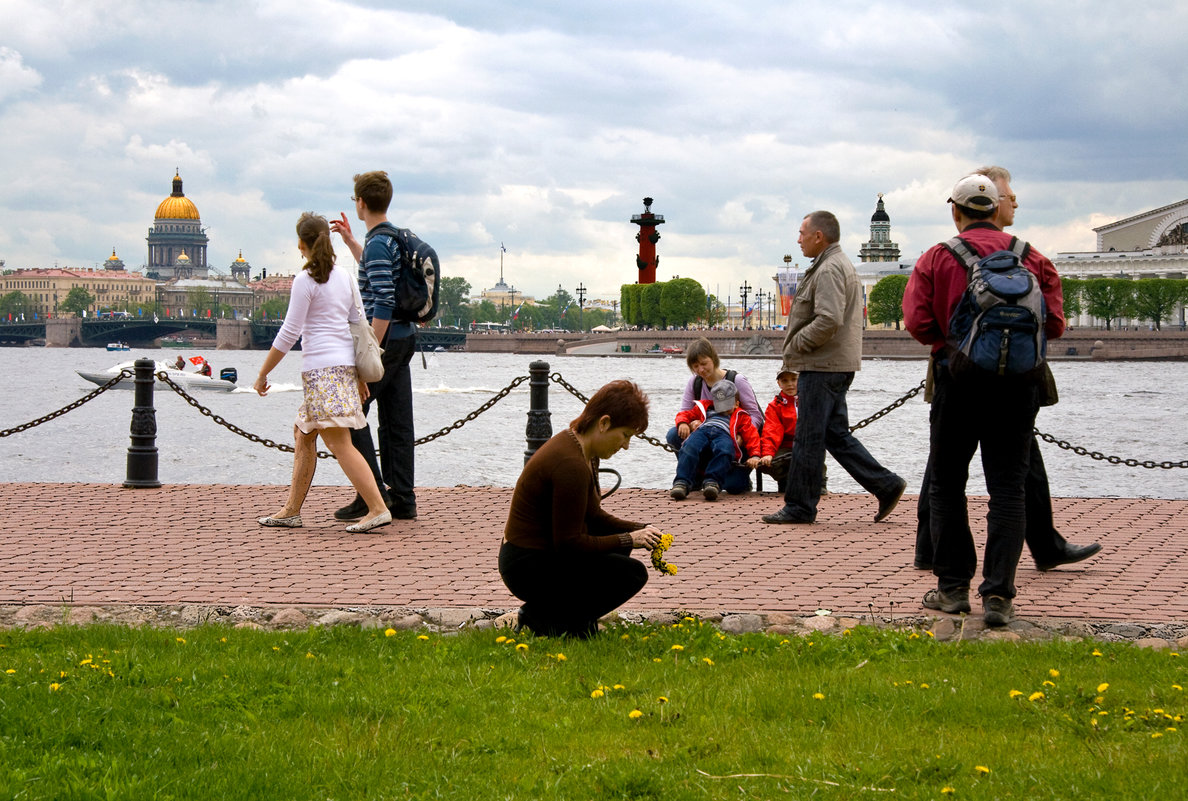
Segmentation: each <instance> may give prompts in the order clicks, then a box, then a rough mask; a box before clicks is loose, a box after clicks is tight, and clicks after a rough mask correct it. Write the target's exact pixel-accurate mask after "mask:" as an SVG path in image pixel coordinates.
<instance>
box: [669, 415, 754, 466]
mask: <svg viewBox="0 0 1188 801" xmlns="http://www.w3.org/2000/svg"><path fill="white" fill-rule="evenodd" d="M711 405H713V401H710V400H699V401H697V402H695V403H694V404H693V408H692V409H685V410H684V411H681V412H677V416H676V424H677V425H678V426H679V425H680V424H681V423H692V422H693V421H694V420H700V421H701V422H703V423H704V422H705V421H706V417H707V414H706V409H708V408H709V407H710V406H711ZM739 436H742V441H743V445H744V446H745V447H746V449H747V454H749V455H751V456H757V455H758V454H759V432H758V431H756V430H755V424H754V423H753V422H751V415H749V414H747V412H746V410H745V409H743V408H742V407H741V406H735V407H734V411H733V412H731V413H730V438H731V439H732V440H734V458H735V460H736V461H742V458H743V452H742V451H740V450H739V448H738V438H739Z"/></svg>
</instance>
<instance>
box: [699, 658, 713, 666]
mask: <svg viewBox="0 0 1188 801" xmlns="http://www.w3.org/2000/svg"><path fill="white" fill-rule="evenodd" d="M701 661H702V662H705V663H706V664H707V665H712V664H713V663H714V660H712V659H710V658H709V657H708V656H703V657H701Z"/></svg>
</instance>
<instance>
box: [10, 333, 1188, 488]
mask: <svg viewBox="0 0 1188 801" xmlns="http://www.w3.org/2000/svg"><path fill="white" fill-rule="evenodd" d="M181 353H183V355H185V356H193V355H195V354H196V353H198V351H182V352H181ZM177 354H178V351H175V350H156V351H143V352H141V351H132V352H131V353H108V352H106V351H105V350H101V349H74V348H71V349H52V348H0V376H2V379H0V430H6V429H10V428H12V427H14V426H17V425H20V424H22V423H26V422H29V421H31V420H33V419H36V418H38V417H41V416H42V415H45V414H47V413H49V412H51V411H53V410H55V409H58V408H60V407H62V406H65V405H67V404H69V403H71V402H72V401H74V400H77V399H78V398H80V397H81V396H83V395H85V394H86V393H88V392H90V391H91V390H92V389H94V388H95V387H94V385H92V384H89V383H87V382H86V381H84V380H83V379H82V378H80V377H79V376H77V375H76V374H75V372H74V371H75V370H80V369H81V370H103V369H106V368H107V367H110V366H111V365H113V364H115V363H117V362H120V361H126V360H128V359H131V358H137V357H139V356H148V357H150V358H157V359H173V358H176V356H177ZM203 355H205V356H207V357H208V358H209V359H210V360H211V362H212V364H213V365H214V369H215V373H216V374H217V373H218V370H219V369H220V368H222V367H235V368H236V369H237V370H238V371H239V376H240V383H241V385H242V388H241V389H238V390H236V391H234V392H232V393H218V392H199V393H196V395H195V397H197V398H198V399H199V400H200V401H201V402H202V403H203V404H204V405H206V406H208V407H209V408H210V409H211V410H212V411H213V412H214V413H215V414H218V415H221V416H223V417H224V418H226V419H227V420H228V421H230V422H232V423H234V424H235V425H237V426H239V427H240V428H243V429H245V430H247V431H250V432H252V433H254V434H257V435H259V436H260V437H266V438H269V439H273V440H276V441H278V442H285V443H289V444H291V443H292V420H293V416H294V413H295V411H296V408H297V406H298V404H299V403H300V397H301V395H300V392H301V391H300V383H301V379H300V367H301V356H300V354H299V353H292V354H290V355H289V356H287V357H286V358H285V360H284V361H283V362H282V363H281V365H280V367H279V368H277V370H276V371H275V372H274V373H273V375H272V376H271V378H272V381H273V383H274V385H275V390H274V391H273V392H272V393H270V394H269V395H268V397H266V398H261V397H258V396H257V395H256V394H255V393H254V392H252V391H251V390H250V384H251V382H252V381H253V380H254V378H255V376H256V373H257V372H258V370H259V366H260V364H261V363H262V362H263V359H264V355H265V354H264V352H263V351H206V352H204V354H203ZM425 356H426V361H425V363H424V365H423V364H422V360H421V355H420V354H417V355H416V356H415V357H414V360H413V388H414V393H415V394H414V404H415V417H416V432H417V436H418V437H422V436H425V435H426V434H429V433H431V432H434V431H437V430H438V429H440V428H442V427H444V426H447V425H449V424H451V423H453V422H454V421H455V420H458V419H460V418H462V417H465V416H466V415H467V414H468V413H469V412H471V411H473V410H474V409H476V408H477V407H479V406H481V405H482V404H483V403H485V402H486V401H488V400H490V399H491V397H492V396H494V395H495V394H496V393H498V392H499V391H500V390H501V389H502V388H503V387H505V386H507V385H508V384H509V383H511V381H512V380H513V379H515V378H516V377H517V376H521V375H527V373H528V365H529V363H530V362H531V361H533V359H534V357H531V356H520V355H512V354H477V353H436V354H426V355H425ZM543 360H544V361H547V362H548V363H549V365H550V371H551V372H557V373H560V374H561V375H562V376H563V377H564V378H565V379H566V380H567V381H568V382H570V383H571V384H573V385H574V386H575V387H577V388H578V389H580V390H581V391H582V392H584V393H586V394H587V395H589V394H592V393H593V392H594V390H596V389H597V388H598V387H600V386H601V385H602V384H604V383H605V382H607V381H609V380H611V379H615V378H629V379H631V380H633V381H636V382H637V383H639V384H640V386H642V387H643V389H644V390H645V391H646V392H647V393H648V394H649V396H650V397H651V402H652V403H651V410H652V423H651V426H650V428H649V430H648V433H649V434H650V435H652V436H654V437H657V438H659V439H661V440H662V439H663V436H664V432H665V431H666V430H667V429H668V427H669V426H671V424H672V417H673V415H674V414H675V413H676V409H677V405H678V403H679V402H680V397H681V393H682V391H683V389H684V386H685V382H686V381H687V380H688V377H689V372H688V369H687V368H686V366H685V362H684V359H683V357H680V356H678V357H675V358H663V357H644V356H634V357H573V356H571V357H544V359H543ZM723 364H724V365H725V366H727V367H731V368H734V369H737V370H739V371H740V372H741V373H743V374H744V375H746V376H748V377H749V378H750V379H751V382H752V384H753V385H754V386H755V390H756V394H757V395H758V396H759V398H760V402H761V403H762V404H766V403H767V401H768V400H770V399H771V397H772V396H774V394H775V392H776V385H775V369H776V367H777V365H778V360H777V359H775V358H770V359H736V360H734V361H730V360H729V359H724V361H723ZM1053 371H1054V372H1055V374H1056V378H1057V381H1058V383H1059V385H1060V398H1061V400H1060V403H1059V405H1057V406H1054V407H1051V408H1048V409H1043V410H1041V412H1040V417H1039V420H1038V423H1037V427H1038V428H1039V429H1040V430H1041V431H1044V432H1046V433H1050V434H1052V435H1054V436H1056V437H1058V438H1060V439H1063V440H1067V441H1069V442H1071V443H1073V444H1074V445H1080V446H1083V447H1085V448H1087V449H1089V450H1091V451H1101V452H1103V453H1105V454H1107V455H1117V456H1121V457H1123V458H1130V457H1133V458H1136V459H1140V460H1146V459H1151V460H1154V461H1173V462H1179V461H1181V460H1183V459H1186V458H1188V426H1185V424H1184V411H1183V409H1184V397H1185V391H1186V390H1188V363H1184V362H1157V363H1152V362H1146V363H1144V362H1102V363H1095V362H1057V363H1055V364H1054V365H1053ZM923 374H924V362H923V361H882V360H873V361H865V362H863V367H862V370H861V371H860V372H859V373H858V374H857V376H856V377H855V380H854V385H853V387H852V388H851V390H850V394H849V399H850V421H851V422H855V421H857V420H860V419H862V418H864V417H866V416H868V415H870V414H872V413H873V412H875V411H877V410H879V409H881V408H883V407H884V406H886V405H887V404H889V403H891V402H892V401H894V400H895V399H896V398H898V397H900V396H901V395H903V394H904V393H905V392H907V391H908V390H910V389H911V388H912V387H914V386H916V385H917V384H918V383H919V382H920V380H921V379H922V377H923ZM157 387H158V389H157V392H156V407H157V428H158V438H157V447H158V449H159V462H160V467H159V476H160V480H161V481H162V483H165V484H184V483H199V484H287V483H288V482H289V474H290V470H291V468H292V456H291V454H287V453H282V452H280V451H277V450H274V449H269V448H265V447H264V446H262V445H258V444H254V443H252V442H250V441H248V440H246V439H243V438H241V437H239V436H236V435H234V434H232V433H231V432H230V431H228V430H227V429H225V428H223V427H221V426H219V425H217V424H215V423H214V422H213V421H212V420H211V419H210V418H208V417H205V416H203V415H202V414H201V413H200V412H198V411H197V410H196V409H194V408H192V407H190V406H189V405H188V404H187V403H185V401H183V400H182V399H181V398H179V397H177V396H176V395H175V394H174V393H173V392H172V391H171V390H169V389H168V387H164V386H163V385H162V384H160V383H158V384H157ZM549 397H550V405H551V409H552V421H553V429H554V431H557V430H560V429H561V428H562V427H564V426H565V425H566V424H567V423H568V422H569V420H571V419H573V418H574V417H575V416H576V415H577V413H578V411H579V402H578V401H577V400H576V399H575V398H574V397H573V396H572V395H570V394H569V393H568V392H566V391H565V390H564V389H563V388H561V387H560V386H559V385H558V384H556V383H550V390H549ZM131 406H132V393H131V392H129V391H123V390H120V391H116V390H113V391H109V392H107V393H105V394H103V395H101V396H100V397H98V398H96V399H95V400H93V401H91V402H90V403H88V404H86V405H84V406H83V407H81V408H79V409H76V410H74V411H72V412H70V413H69V414H67V415H65V416H63V417H60V418H58V419H56V420H53V421H51V422H49V423H45V424H43V425H41V426H39V427H37V428H34V429H30V430H28V431H24V432H22V433H19V434H14V435H12V436H9V437H4V438H0V482H16V481H53V482H72V481H76V482H101V483H106V482H110V483H113V484H118V483H121V482H122V481H123V478H124V472H125V462H126V453H127V448H128V444H129V424H130V420H131V411H130V410H131ZM527 411H528V384H527V382H524V383H523V384H521V385H520V386H519V387H517V388H516V389H515V390H514V391H513V392H512V393H511V394H510V395H509V396H508V397H507V398H505V399H504V400H503V401H501V402H500V403H498V404H497V405H496V406H495V407H494V408H493V409H491V410H490V411H488V412H486V413H484V414H483V415H481V416H480V417H479V418H478V419H476V420H474V421H473V422H470V423H467V424H466V425H465V426H464V427H463V428H461V429H459V430H457V431H454V432H451V433H450V434H448V435H447V436H445V437H442V438H440V439H437V440H435V441H433V442H430V443H427V444H425V445H421V446H419V447H418V448H417V452H416V471H417V483H418V485H422V486H437V487H443V486H444V487H448V486H454V485H458V484H465V485H496V486H512V485H514V484H515V481H516V478H517V476H518V475H519V472H520V469H521V467H522V466H523V458H524V457H523V452H524V448H525V441H524V430H525V425H526V422H527ZM970 413H971V414H991V415H993V414H994V410H993V409H979V410H973V409H971V410H970ZM372 418H373V420H372V422H373V424H374V411H373V412H372ZM927 418H928V406H927V405H926V404H925V403H924V402H923V401H922V400H921V399H920V398H919V397H918V396H917V397H916V398H914V399H912V400H911V401H909V402H908V403H907V404H906V405H905V406H903V407H901V408H899V409H896V410H895V411H893V412H892V413H891V414H889V415H888V416H886V417H884V418H883V419H881V420H878V421H876V422H875V423H872V424H871V425H870V426H868V427H867V428H864V429H862V430H861V431H860V432H858V436H859V438H860V439H861V440H862V442H863V443H864V444H865V445H866V446H867V448H868V449H869V450H870V451H871V452H872V453H873V454H874V455H875V456H876V458H878V459H879V460H880V461H882V462H883V463H884V464H885V465H887V466H888V467H889V468H891V469H892V470H894V471H896V472H897V473H899V474H900V475H902V476H904V477H905V478H906V479H907V480H908V487H909V492H915V491H916V490H917V489H918V488H919V484H920V476H921V473H922V472H923V469H924V462H925V458H926V456H927V453H926V451H927V445H928V423H927ZM1041 445H1042V447H1043V453H1044V459H1045V462H1046V463H1047V465H1048V473H1049V475H1050V477H1051V486H1052V493H1053V494H1054V495H1059V496H1073V497H1081V496H1084V497H1104V496H1121V497H1157V498H1188V471H1185V470H1184V469H1179V468H1176V469H1171V470H1164V469H1145V468H1131V467H1125V466H1120V465H1111V464H1109V463H1107V462H1100V461H1095V460H1093V459H1090V458H1088V457H1084V456H1077V455H1075V454H1073V453H1071V452H1069V451H1064V450H1061V449H1059V448H1057V447H1056V446H1054V445H1049V444H1047V443H1041ZM977 461H978V460H977V458H976V457H975V459H974V464H973V466H972V469H971V476H970V485H969V489H970V492H971V493H972V494H984V492H985V486H984V483H983V480H982V475H981V472H980V467H979V466H978V463H977ZM607 466H609V467H614V468H616V469H617V470H619V471H620V472H621V473H622V474H623V483H624V485H625V486H632V487H647V488H667V487H669V486H670V485H671V482H672V476H673V473H674V471H675V460H674V459H673V457H672V456H671V455H670V454H668V453H667V452H665V451H663V450H661V449H660V448H657V447H654V446H652V445H649V444H647V443H645V442H642V441H639V440H635V441H633V442H632V445H631V449H630V450H629V451H628V452H626V453H620V454H618V455H617V456H615V457H614V459H612V460H611V461H610V462H609V463H607ZM315 482H316V483H318V484H333V485H345V484H346V483H347V482H346V479H345V477H344V476H343V474H342V471H341V470H339V468H338V465H337V464H335V463H334V462H333V461H332V460H329V461H322V462H321V463H320V464H319V469H318V474H317V477H316V479H315ZM766 487H767V488H768V489H772V488H774V484H773V483H771V482H768V483H767V485H766ZM829 487H830V489H831V490H832V491H834V492H861V491H862V489H861V488H860V487H859V486H858V485H857V484H855V483H854V482H853V481H852V480H851V479H850V477H849V476H848V475H846V474H845V472H844V471H843V470H842V469H841V468H840V467H838V466H837V465H836V464H834V463H832V460H830V467H829ZM0 491H3V490H0Z"/></svg>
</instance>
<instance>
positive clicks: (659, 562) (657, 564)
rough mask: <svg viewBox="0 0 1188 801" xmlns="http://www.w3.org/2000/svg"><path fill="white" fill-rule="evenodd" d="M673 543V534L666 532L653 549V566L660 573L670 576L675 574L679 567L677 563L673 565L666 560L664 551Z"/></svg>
mask: <svg viewBox="0 0 1188 801" xmlns="http://www.w3.org/2000/svg"><path fill="white" fill-rule="evenodd" d="M671 545H672V535H671V534H665V535H663V536H662V537H660V544H659V545H657V546H656V547H655V548H653V549H652V567H654V568H656V570H657V571H658V572H660V573H664V574H665V575H668V576H675V575H676V574H677V570H678V569H679V568H678V567H677V566H676V565H671V564H669V563H668V562H665V561H664V552H665V551H667V550H668V548H669V546H671Z"/></svg>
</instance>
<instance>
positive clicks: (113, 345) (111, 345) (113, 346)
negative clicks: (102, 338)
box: [107, 342, 131, 351]
mask: <svg viewBox="0 0 1188 801" xmlns="http://www.w3.org/2000/svg"><path fill="white" fill-rule="evenodd" d="M107 349H108V350H109V351H113V350H131V348H129V347H128V343H127V342H108V343H107Z"/></svg>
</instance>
